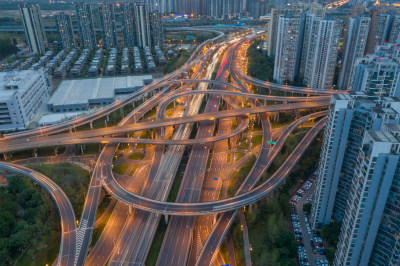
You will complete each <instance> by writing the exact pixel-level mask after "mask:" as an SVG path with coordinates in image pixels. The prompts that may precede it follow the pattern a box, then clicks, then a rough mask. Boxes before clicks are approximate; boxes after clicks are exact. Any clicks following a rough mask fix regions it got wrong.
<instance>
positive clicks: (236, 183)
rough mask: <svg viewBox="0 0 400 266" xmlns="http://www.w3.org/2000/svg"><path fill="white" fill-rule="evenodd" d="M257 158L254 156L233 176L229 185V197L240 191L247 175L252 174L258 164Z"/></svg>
mask: <svg viewBox="0 0 400 266" xmlns="http://www.w3.org/2000/svg"><path fill="white" fill-rule="evenodd" d="M256 159H257V157H256V156H255V155H252V156H251V157H250V159H249V161H248V162H247V163H245V164H244V165H243V166H242V167H241V168H240V169H239V171H236V172H234V173H233V174H232V176H231V177H230V179H229V185H228V197H233V196H234V195H235V193H236V191H237V190H238V189H239V187H240V185H241V184H242V183H243V181H244V180H245V179H246V177H247V175H248V174H249V173H250V171H251V168H252V167H253V165H254V163H255V162H256Z"/></svg>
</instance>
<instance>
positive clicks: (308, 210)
mask: <svg viewBox="0 0 400 266" xmlns="http://www.w3.org/2000/svg"><path fill="white" fill-rule="evenodd" d="M303 211H304V212H305V213H307V214H308V215H310V213H311V203H306V204H304V205H303Z"/></svg>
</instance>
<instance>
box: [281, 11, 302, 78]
mask: <svg viewBox="0 0 400 266" xmlns="http://www.w3.org/2000/svg"><path fill="white" fill-rule="evenodd" d="M301 31H302V17H301V16H299V15H289V14H287V15H285V16H280V17H279V24H278V32H277V42H276V52H275V55H276V56H275V63H274V80H275V81H276V82H278V83H284V82H287V81H293V80H294V78H295V77H296V75H297V74H298V69H299V60H300V56H301V45H302V39H301Z"/></svg>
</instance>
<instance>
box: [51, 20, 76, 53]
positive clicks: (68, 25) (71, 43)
mask: <svg viewBox="0 0 400 266" xmlns="http://www.w3.org/2000/svg"><path fill="white" fill-rule="evenodd" d="M55 18H56V25H57V31H58V36H59V38H60V41H61V45H62V47H63V49H66V50H71V49H73V48H75V39H74V30H73V28H72V20H71V16H70V15H68V14H65V13H64V12H60V13H58V14H57V15H56V16H55Z"/></svg>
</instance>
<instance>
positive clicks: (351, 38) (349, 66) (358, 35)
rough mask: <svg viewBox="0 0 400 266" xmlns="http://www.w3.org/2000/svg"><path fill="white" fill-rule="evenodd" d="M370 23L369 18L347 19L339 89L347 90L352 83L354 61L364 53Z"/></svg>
mask: <svg viewBox="0 0 400 266" xmlns="http://www.w3.org/2000/svg"><path fill="white" fill-rule="evenodd" d="M370 21H371V19H370V18H368V17H363V16H358V17H355V18H350V19H349V23H348V28H347V36H346V45H345V53H344V58H343V65H342V68H341V71H340V74H339V81H338V87H339V89H343V90H346V89H349V87H350V86H351V84H352V82H353V78H354V65H355V62H356V59H357V58H359V57H363V56H364V53H365V47H366V44H367V37H368V30H369V25H370Z"/></svg>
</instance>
